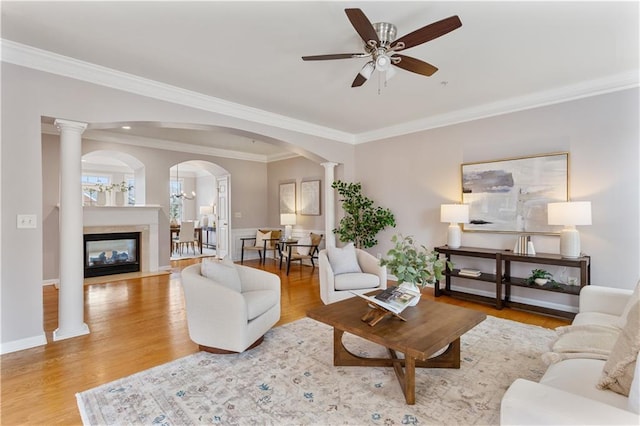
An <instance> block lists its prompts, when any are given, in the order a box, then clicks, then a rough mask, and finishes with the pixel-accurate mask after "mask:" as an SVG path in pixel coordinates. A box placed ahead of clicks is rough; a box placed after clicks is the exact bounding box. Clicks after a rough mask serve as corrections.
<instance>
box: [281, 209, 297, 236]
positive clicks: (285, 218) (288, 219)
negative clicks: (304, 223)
mask: <svg viewBox="0 0 640 426" xmlns="http://www.w3.org/2000/svg"><path fill="white" fill-rule="evenodd" d="M295 224H296V214H295V213H282V214H280V225H284V239H285V241H289V240H290V239H291V232H292V225H295Z"/></svg>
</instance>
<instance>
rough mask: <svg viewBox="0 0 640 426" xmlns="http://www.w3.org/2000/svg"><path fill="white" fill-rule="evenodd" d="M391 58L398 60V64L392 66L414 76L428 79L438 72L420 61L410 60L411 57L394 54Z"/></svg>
mask: <svg viewBox="0 0 640 426" xmlns="http://www.w3.org/2000/svg"><path fill="white" fill-rule="evenodd" d="M391 58H400V62H397V63H395V62H393V64H394V65H395V66H397V67H399V68H402V69H403V70H407V71H411V72H415V73H416V74H422V75H426V76H427V77H429V76H431V75H433V73H435V72H436V71H438V68H436V67H434V66H433V65H431V64H428V63H426V62H424V61H421V60H420V59H416V58H412V57H411V56H404V55H398V54H395V55H393V56H392V57H391Z"/></svg>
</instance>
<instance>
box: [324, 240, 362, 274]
mask: <svg viewBox="0 0 640 426" xmlns="http://www.w3.org/2000/svg"><path fill="white" fill-rule="evenodd" d="M327 257H328V258H329V263H330V264H331V269H333V275H340V274H348V273H351V272H362V269H360V265H359V264H358V257H357V256H356V248H355V246H354V245H353V243H349V244H347V245H346V246H344V247H342V248H340V247H329V249H328V250H327Z"/></svg>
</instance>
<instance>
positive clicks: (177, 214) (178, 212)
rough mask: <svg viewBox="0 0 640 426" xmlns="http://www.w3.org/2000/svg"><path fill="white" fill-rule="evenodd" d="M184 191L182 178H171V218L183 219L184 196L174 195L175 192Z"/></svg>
mask: <svg viewBox="0 0 640 426" xmlns="http://www.w3.org/2000/svg"><path fill="white" fill-rule="evenodd" d="M181 193H182V179H181V180H179V181H178V180H175V179H171V182H170V189H169V194H170V195H169V200H170V205H169V217H170V218H171V219H174V218H175V219H177V220H180V221H181V220H182V198H177V197H174V196H173V194H181Z"/></svg>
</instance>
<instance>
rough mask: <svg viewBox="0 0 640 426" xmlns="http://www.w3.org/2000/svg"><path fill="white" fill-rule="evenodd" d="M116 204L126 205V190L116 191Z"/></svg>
mask: <svg viewBox="0 0 640 426" xmlns="http://www.w3.org/2000/svg"><path fill="white" fill-rule="evenodd" d="M116 206H124V192H120V191H118V192H116Z"/></svg>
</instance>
